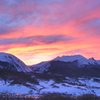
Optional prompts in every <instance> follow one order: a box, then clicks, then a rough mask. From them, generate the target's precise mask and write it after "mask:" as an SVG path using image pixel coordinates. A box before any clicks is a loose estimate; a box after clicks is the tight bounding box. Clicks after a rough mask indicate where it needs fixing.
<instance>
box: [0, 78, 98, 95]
mask: <svg viewBox="0 0 100 100" xmlns="http://www.w3.org/2000/svg"><path fill="white" fill-rule="evenodd" d="M27 84H28V85H29V86H30V87H26V86H23V85H17V84H15V85H10V83H8V82H7V83H6V84H5V82H4V81H0V92H9V93H16V94H26V95H38V94H43V93H54V92H56V93H67V94H72V95H82V94H86V93H92V94H96V95H98V96H100V83H99V82H96V81H94V80H93V79H84V78H80V79H78V80H75V79H70V78H66V81H65V82H63V83H56V82H55V81H53V80H49V81H44V80H39V85H35V84H31V83H27Z"/></svg>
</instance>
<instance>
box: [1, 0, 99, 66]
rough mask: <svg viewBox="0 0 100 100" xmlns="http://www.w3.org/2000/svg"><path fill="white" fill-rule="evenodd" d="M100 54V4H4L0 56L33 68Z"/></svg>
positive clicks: (29, 0) (7, 0) (10, 0)
mask: <svg viewBox="0 0 100 100" xmlns="http://www.w3.org/2000/svg"><path fill="white" fill-rule="evenodd" d="M99 51H100V0H83V1H82V0H76V1H75V0H24V2H23V0H0V52H7V53H11V54H13V55H15V56H17V57H18V58H20V59H21V60H23V61H24V62H25V63H26V64H28V65H31V64H36V63H38V62H41V61H47V60H50V59H52V58H55V57H57V56H62V55H77V54H80V55H83V56H86V57H88V58H91V57H94V58H96V59H100V53H99Z"/></svg>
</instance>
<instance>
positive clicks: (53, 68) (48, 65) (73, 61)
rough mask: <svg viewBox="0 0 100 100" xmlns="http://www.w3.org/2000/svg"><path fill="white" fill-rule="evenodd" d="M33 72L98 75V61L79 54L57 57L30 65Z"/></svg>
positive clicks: (79, 75)
mask: <svg viewBox="0 0 100 100" xmlns="http://www.w3.org/2000/svg"><path fill="white" fill-rule="evenodd" d="M32 69H33V71H34V72H35V73H40V74H51V75H55V74H59V75H62V76H71V77H86V76H89V77H93V76H94V77H100V61H98V60H95V59H94V58H90V59H87V58H85V57H83V56H81V55H75V56H63V57H57V58H55V59H53V60H51V61H48V62H42V63H40V64H37V65H34V66H32Z"/></svg>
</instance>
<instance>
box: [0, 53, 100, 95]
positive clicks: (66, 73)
mask: <svg viewBox="0 0 100 100" xmlns="http://www.w3.org/2000/svg"><path fill="white" fill-rule="evenodd" d="M99 82H100V60H96V59H94V58H89V59H87V58H85V57H83V56H81V55H72V56H61V57H56V58H54V59H52V60H50V61H45V62H41V63H39V64H35V65H32V66H30V67H29V66H28V65H26V64H24V63H23V62H22V61H21V60H20V59H19V58H17V57H16V56H14V55H12V54H7V53H0V92H4V91H9V92H15V93H28V92H29V91H32V92H33V94H41V93H46V92H64V93H69V94H76V95H77V94H78V95H79V94H80V93H81V94H82V93H95V94H97V95H100V94H99V93H100V83H99ZM19 87H20V88H19ZM13 88H16V89H15V90H13ZM21 89H22V90H21ZM74 91H77V92H74Z"/></svg>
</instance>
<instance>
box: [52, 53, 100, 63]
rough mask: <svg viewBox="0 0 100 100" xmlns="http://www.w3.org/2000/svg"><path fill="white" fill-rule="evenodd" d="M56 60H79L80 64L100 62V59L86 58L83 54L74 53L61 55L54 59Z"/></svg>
mask: <svg viewBox="0 0 100 100" xmlns="http://www.w3.org/2000/svg"><path fill="white" fill-rule="evenodd" d="M54 60H55V61H63V62H73V61H78V63H79V64H80V65H83V64H100V61H98V60H95V59H94V58H89V59H87V58H85V57H84V56H81V55H72V56H61V57H56V58H55V59H54Z"/></svg>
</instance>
